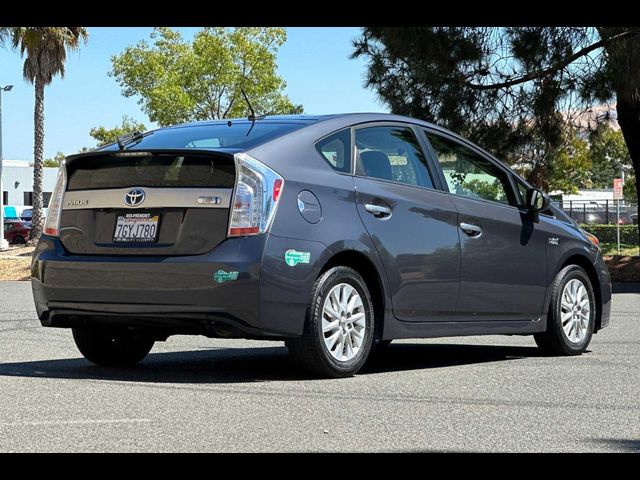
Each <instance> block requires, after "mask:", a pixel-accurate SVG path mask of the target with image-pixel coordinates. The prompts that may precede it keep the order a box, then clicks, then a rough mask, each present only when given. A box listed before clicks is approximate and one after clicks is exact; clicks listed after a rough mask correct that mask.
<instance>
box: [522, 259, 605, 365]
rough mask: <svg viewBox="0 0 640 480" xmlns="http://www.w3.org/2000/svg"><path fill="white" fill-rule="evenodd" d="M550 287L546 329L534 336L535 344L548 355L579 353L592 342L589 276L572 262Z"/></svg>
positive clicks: (593, 313) (593, 308)
mask: <svg viewBox="0 0 640 480" xmlns="http://www.w3.org/2000/svg"><path fill="white" fill-rule="evenodd" d="M551 288H552V292H551V301H550V303H549V313H548V315H547V330H546V331H545V332H543V333H537V334H535V335H534V339H535V341H536V344H537V345H538V347H539V348H540V349H541V350H542V351H543V352H545V353H548V354H552V355H580V354H581V353H583V352H584V351H585V350H586V349H587V347H588V346H589V342H591V337H592V336H593V330H594V326H595V319H596V304H595V295H594V292H593V287H592V285H591V281H590V280H589V276H588V275H587V272H585V271H584V269H582V268H581V267H579V266H577V265H569V266H567V267H565V268H563V269H562V270H561V271H560V272H559V273H558V275H557V276H556V278H555V280H554V282H553V285H552V287H551ZM587 305H588V312H587V313H586V314H585V308H586V307H587Z"/></svg>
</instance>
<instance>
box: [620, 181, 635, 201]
mask: <svg viewBox="0 0 640 480" xmlns="http://www.w3.org/2000/svg"><path fill="white" fill-rule="evenodd" d="M622 195H623V196H624V199H625V200H627V201H629V202H637V201H638V190H637V189H636V179H635V177H634V176H633V175H629V176H628V177H627V178H626V179H625V180H624V187H623V188H622Z"/></svg>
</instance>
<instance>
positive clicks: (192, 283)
mask: <svg viewBox="0 0 640 480" xmlns="http://www.w3.org/2000/svg"><path fill="white" fill-rule="evenodd" d="M264 244H265V239H264V237H262V236H259V237H247V238H238V239H229V240H227V241H225V242H223V243H222V244H220V245H219V246H218V247H217V248H216V249H214V250H213V251H211V252H209V253H206V254H203V255H189V256H172V257H168V256H147V257H141V256H135V257H132V256H112V255H110V256H108V257H106V256H101V255H73V254H70V253H69V252H67V251H66V250H65V249H64V247H63V246H62V244H61V243H60V241H59V240H58V239H57V238H51V237H46V236H43V237H42V238H41V240H40V242H39V244H38V247H37V248H36V251H35V252H34V257H33V263H32V267H31V275H32V279H31V284H32V289H33V296H34V301H35V306H36V310H37V313H38V317H39V318H40V321H41V323H42V324H43V325H45V326H60V327H68V326H73V325H76V324H79V323H86V322H87V321H96V322H120V323H123V324H126V325H130V326H148V327H157V328H161V329H169V330H171V331H172V332H174V333H204V334H211V335H217V334H218V335H220V334H222V333H221V332H222V331H229V330H234V329H239V330H240V331H241V332H243V333H244V335H245V336H252V335H270V334H276V332H270V331H268V328H267V329H265V327H264V326H263V325H261V324H260V322H259V300H260V298H259V297H260V292H259V286H260V265H261V259H262V254H263V251H264ZM219 271H222V272H225V273H226V274H230V275H226V276H225V274H224V273H223V274H221V275H218V276H216V272H219ZM236 272H237V275H236Z"/></svg>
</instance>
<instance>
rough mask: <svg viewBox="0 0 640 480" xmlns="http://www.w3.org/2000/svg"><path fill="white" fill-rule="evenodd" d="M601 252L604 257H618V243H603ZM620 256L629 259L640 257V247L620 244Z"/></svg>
mask: <svg viewBox="0 0 640 480" xmlns="http://www.w3.org/2000/svg"><path fill="white" fill-rule="evenodd" d="M600 250H601V251H602V254H603V255H618V244H617V243H616V242H611V243H601V244H600ZM620 255H624V256H629V257H638V256H640V247H639V246H638V245H629V244H626V243H621V244H620Z"/></svg>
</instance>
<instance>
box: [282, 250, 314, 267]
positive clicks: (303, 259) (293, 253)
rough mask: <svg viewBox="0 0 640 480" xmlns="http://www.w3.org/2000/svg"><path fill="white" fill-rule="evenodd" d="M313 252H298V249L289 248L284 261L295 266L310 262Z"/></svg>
mask: <svg viewBox="0 0 640 480" xmlns="http://www.w3.org/2000/svg"><path fill="white" fill-rule="evenodd" d="M310 259H311V252H298V251H297V250H287V251H286V252H284V261H285V262H287V265H289V266H290V267H295V266H296V265H297V264H299V263H309V260H310Z"/></svg>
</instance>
